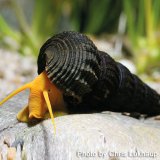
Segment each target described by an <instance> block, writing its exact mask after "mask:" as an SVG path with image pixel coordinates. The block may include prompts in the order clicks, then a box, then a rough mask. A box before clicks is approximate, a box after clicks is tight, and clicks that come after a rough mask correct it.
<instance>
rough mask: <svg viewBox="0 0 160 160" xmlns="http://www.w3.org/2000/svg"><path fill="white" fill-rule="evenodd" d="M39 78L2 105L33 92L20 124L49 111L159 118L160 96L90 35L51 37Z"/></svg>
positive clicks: (40, 58) (41, 55) (43, 50)
mask: <svg viewBox="0 0 160 160" xmlns="http://www.w3.org/2000/svg"><path fill="white" fill-rule="evenodd" d="M38 74H39V75H38V76H37V77H36V78H35V79H34V80H33V81H32V82H30V83H28V84H26V85H24V86H22V87H20V88H19V89H17V90H16V91H14V92H13V93H11V94H10V95H9V96H8V97H6V98H5V99H4V100H3V101H1V102H0V105H1V104H3V103H4V102H5V101H7V100H8V99H9V98H11V97H12V96H14V95H15V94H17V93H19V92H20V91H22V90H24V89H27V88H30V96H29V102H28V105H27V106H26V107H25V108H24V109H22V111H20V112H19V113H18V115H17V118H18V120H19V121H23V122H27V121H28V120H30V119H32V118H38V119H39V118H40V119H41V118H44V116H45V113H46V112H47V111H49V113H50V116H51V118H52V121H53V113H52V108H53V110H54V111H56V110H67V112H68V113H88V112H101V111H105V110H110V111H115V112H138V113H142V114H146V115H147V116H154V115H158V114H160V95H159V94H158V93H157V92H156V91H154V90H153V89H151V88H150V87H149V86H148V85H146V84H145V83H143V82H142V81H141V80H140V79H139V78H138V77H137V76H136V75H133V74H131V73H130V71H129V70H128V69H127V68H126V67H125V66H123V65H122V64H120V63H118V62H116V61H114V60H113V59H112V58H111V57H110V56H109V55H108V54H107V53H105V52H102V51H99V50H98V49H97V48H96V46H95V45H94V43H93V42H92V41H91V40H90V39H89V38H88V37H87V36H85V35H83V34H80V33H77V32H71V31H67V32H62V33H60V34H57V35H55V36H53V37H51V38H50V39H48V40H47V41H46V42H45V43H44V45H43V46H42V47H41V49H40V53H39V56H38Z"/></svg>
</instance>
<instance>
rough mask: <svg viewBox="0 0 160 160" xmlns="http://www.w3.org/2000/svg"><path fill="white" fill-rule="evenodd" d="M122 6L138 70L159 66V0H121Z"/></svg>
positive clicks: (140, 71) (144, 70)
mask: <svg viewBox="0 0 160 160" xmlns="http://www.w3.org/2000/svg"><path fill="white" fill-rule="evenodd" d="M123 6H124V12H125V14H126V16H127V22H128V24H127V33H128V35H129V38H130V39H131V42H132V46H133V47H132V49H133V52H134V53H135V55H134V56H135V62H136V64H137V69H138V72H139V73H143V72H147V71H148V72H150V71H151V69H152V68H155V67H157V68H160V21H159V20H160V1H159V0H135V1H127V0H123Z"/></svg>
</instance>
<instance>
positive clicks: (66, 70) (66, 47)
mask: <svg viewBox="0 0 160 160" xmlns="http://www.w3.org/2000/svg"><path fill="white" fill-rule="evenodd" d="M44 70H45V71H46V72H47V75H48V78H49V79H50V80H51V81H52V82H53V83H54V84H56V85H57V87H59V88H60V89H63V90H64V92H66V93H70V94H71V95H77V96H83V95H84V94H86V93H88V92H90V91H91V90H92V89H91V87H92V85H93V84H94V83H95V82H96V81H97V80H98V76H99V74H100V66H99V56H98V50H97V48H96V46H95V45H94V44H93V42H92V41H91V40H90V39H89V38H88V37H86V36H85V35H83V34H80V33H77V32H71V31H68V32H62V33H60V34H57V35H55V36H53V37H51V38H50V39H48V40H47V41H46V42H45V43H44V45H43V46H42V47H41V49H40V54H39V56H38V74H40V73H41V72H43V71H44Z"/></svg>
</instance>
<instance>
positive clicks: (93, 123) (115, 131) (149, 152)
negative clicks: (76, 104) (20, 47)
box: [0, 92, 160, 160]
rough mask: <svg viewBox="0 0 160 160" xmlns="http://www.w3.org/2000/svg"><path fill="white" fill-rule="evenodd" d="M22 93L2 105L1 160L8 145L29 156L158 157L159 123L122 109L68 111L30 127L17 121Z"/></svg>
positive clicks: (55, 159) (31, 159)
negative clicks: (123, 111)
mask: <svg viewBox="0 0 160 160" xmlns="http://www.w3.org/2000/svg"><path fill="white" fill-rule="evenodd" d="M27 98H28V93H27V92H23V93H21V94H19V95H17V96H15V97H14V98H12V99H11V100H10V101H8V102H6V103H5V104H4V105H3V106H2V107H1V108H0V122H1V123H0V154H1V157H0V159H4V160H6V157H7V152H8V150H9V148H10V147H16V149H17V151H16V159H17V160H21V159H26V160H85V159H86V160H94V159H95V160H99V159H100V160H101V159H102V160H103V159H105V160H132V159H134V160H138V159H140V160H149V159H152V160H153V159H154V160H156V159H157V160H159V159H160V121H155V120H153V119H147V120H136V119H134V118H130V117H127V116H122V115H121V114H119V113H112V112H104V113H96V114H82V115H78V114H77V115H66V116H62V117H57V118H55V123H56V135H54V130H53V125H52V123H51V120H44V121H42V122H41V123H38V124H34V125H28V124H26V123H20V122H18V121H17V120H16V114H17V113H18V111H19V110H20V108H22V107H23V106H24V105H25V104H26V103H27Z"/></svg>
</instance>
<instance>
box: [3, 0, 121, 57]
mask: <svg viewBox="0 0 160 160" xmlns="http://www.w3.org/2000/svg"><path fill="white" fill-rule="evenodd" d="M7 2H8V3H9V6H10V8H11V9H12V10H13V11H14V14H15V16H16V19H17V21H18V24H19V28H20V29H19V30H15V29H13V27H12V26H10V25H8V22H7V20H5V19H4V17H3V16H2V15H0V39H1V41H2V42H3V45H5V46H7V47H10V48H12V49H16V50H18V51H19V52H20V53H23V54H34V55H37V54H38V50H39V48H40V46H41V44H42V42H44V41H45V39H47V38H48V37H50V36H52V35H53V34H55V32H59V31H62V30H75V31H80V32H85V33H91V34H99V33H102V32H113V31H115V30H116V29H117V23H118V18H119V14H120V12H121V7H122V5H121V2H120V1H119V0H115V1H114V2H113V0H107V1H106V0H101V1H97V0H59V1H58V0H46V1H45V2H44V0H34V8H33V13H32V17H31V19H32V21H31V22H28V21H27V18H26V15H25V13H24V10H23V7H22V6H21V4H20V3H19V1H18V0H7ZM113 6H114V9H113ZM6 37H7V38H6ZM8 39H9V40H8Z"/></svg>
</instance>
